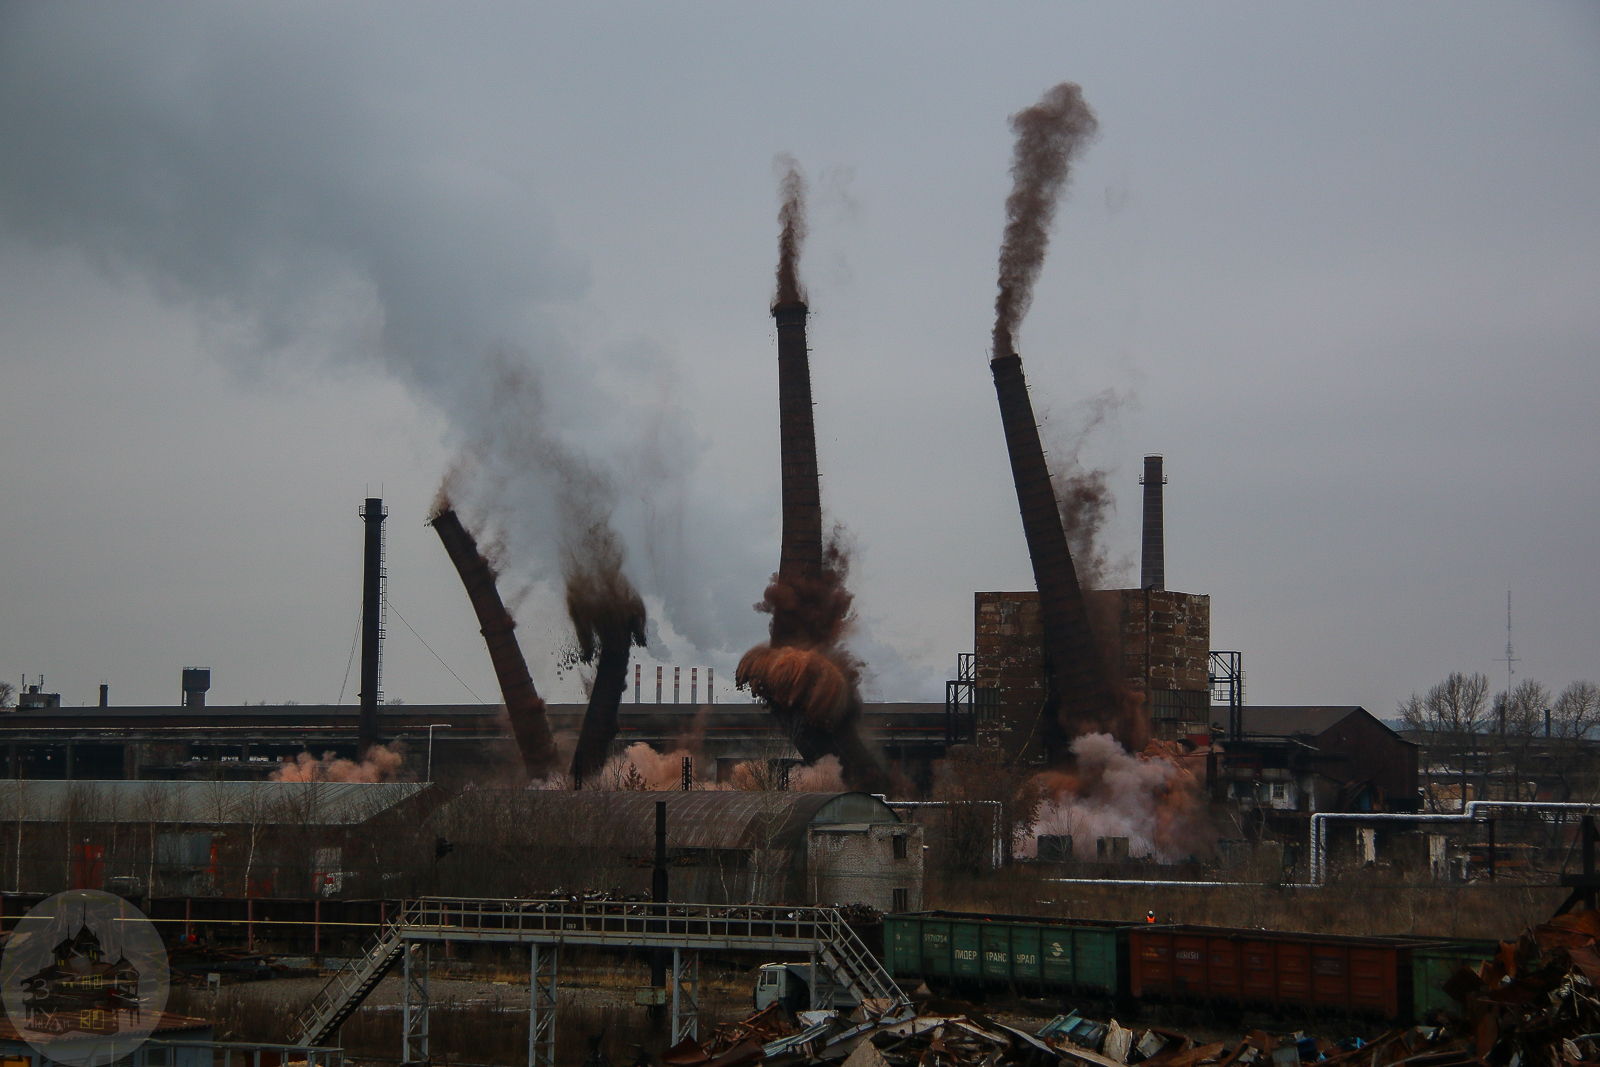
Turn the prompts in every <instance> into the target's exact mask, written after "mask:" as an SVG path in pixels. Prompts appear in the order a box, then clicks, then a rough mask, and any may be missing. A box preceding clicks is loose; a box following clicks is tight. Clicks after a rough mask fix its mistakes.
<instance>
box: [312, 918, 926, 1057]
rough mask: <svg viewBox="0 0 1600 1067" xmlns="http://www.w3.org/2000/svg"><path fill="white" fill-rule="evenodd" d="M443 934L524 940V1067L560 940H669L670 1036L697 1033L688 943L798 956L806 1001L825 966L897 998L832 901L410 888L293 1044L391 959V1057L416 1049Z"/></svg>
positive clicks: (534, 1052) (862, 987) (549, 1047)
mask: <svg viewBox="0 0 1600 1067" xmlns="http://www.w3.org/2000/svg"><path fill="white" fill-rule="evenodd" d="M448 941H454V942H490V943H498V944H515V945H527V946H528V973H529V978H530V985H529V990H528V1067H554V1064H555V1017H556V980H557V968H556V955H557V953H558V952H559V951H560V949H561V948H562V947H563V946H565V945H590V946H598V947H601V948H612V949H626V950H634V951H636V950H638V949H641V948H645V949H661V950H666V951H670V952H671V953H672V966H671V969H670V971H669V973H668V988H669V989H670V990H671V1006H672V1029H671V1035H672V1043H673V1044H677V1043H678V1042H679V1041H680V1040H682V1039H683V1038H684V1037H686V1036H687V1037H698V1036H699V993H700V953H701V952H703V951H707V950H717V951H723V952H753V953H762V954H767V955H772V956H800V955H803V956H806V957H807V958H808V959H809V960H810V962H811V965H812V966H811V972H810V973H811V976H812V987H811V1002H812V1003H813V1004H832V1003H833V995H834V978H835V976H837V978H838V980H839V981H840V982H841V983H842V984H843V985H844V986H845V987H846V988H847V989H848V990H849V991H850V993H851V994H852V995H854V996H855V997H856V999H858V1000H860V1001H861V1002H863V1003H867V1002H869V1001H876V1002H878V1003H880V1004H882V1005H883V1008H884V1010H885V1011H886V1012H887V1011H890V1010H896V1009H901V1008H904V1007H906V1006H907V1004H908V1002H907V1000H906V997H905V995H904V994H903V993H901V992H900V989H899V987H898V986H897V985H895V982H894V979H893V978H891V977H890V976H889V974H888V972H887V971H885V970H884V969H883V965H882V964H881V963H879V962H878V960H877V959H876V958H875V957H874V956H873V955H872V954H871V953H870V952H868V951H867V949H866V946H865V945H863V944H862V943H861V940H860V938H858V937H856V935H855V931H853V930H852V929H850V926H849V924H847V923H846V922H845V921H844V919H843V918H842V917H841V916H840V915H839V913H838V912H837V911H836V910H835V909H833V908H808V907H799V908H793V907H782V906H770V905H715V904H671V903H669V904H651V903H633V902H621V901H603V902H594V903H586V902H574V901H569V900H491V899H473V898H463V897H420V898H418V899H415V900H408V901H405V902H404V903H403V904H402V905H401V907H400V910H399V913H398V915H397V916H396V917H395V918H394V919H393V920H392V921H391V922H390V923H389V924H388V925H387V926H386V927H385V928H384V929H383V930H382V931H380V932H379V934H378V936H377V938H376V939H375V940H374V941H373V943H372V945H371V946H370V947H369V948H368V949H367V951H366V952H365V953H364V954H363V955H361V956H359V957H357V958H355V959H352V960H351V961H350V962H349V964H348V965H347V966H346V967H345V968H344V969H343V970H341V971H339V972H338V973H337V974H335V975H334V976H333V978H332V979H330V980H329V982H328V984H327V985H326V986H324V987H323V989H322V991H321V992H319V993H318V994H317V995H316V996H315V997H314V998H312V1000H311V1003H310V1004H308V1005H307V1006H306V1008H305V1010H304V1011H303V1012H302V1013H301V1015H300V1017H299V1019H298V1021H297V1030H296V1034H295V1043H296V1044H297V1045H300V1046H302V1047H309V1046H320V1045H326V1044H327V1043H328V1042H329V1040H331V1039H332V1038H333V1036H334V1035H335V1034H336V1033H337V1032H338V1030H339V1028H340V1027H341V1026H343V1025H344V1023H345V1021H346V1020H348V1019H349V1018H350V1016H351V1015H352V1014H354V1013H355V1011H356V1009H357V1008H359V1007H360V1006H361V1004H362V1002H363V1001H364V1000H366V998H367V995H368V994H370V993H371V992H372V991H373V989H375V988H377V985H378V983H379V982H381V981H382V980H383V979H384V977H385V976H386V975H388V974H389V973H390V972H391V971H393V970H394V968H395V967H396V966H399V967H401V969H402V972H403V974H404V992H403V999H402V1016H403V1022H402V1025H401V1034H402V1036H401V1050H400V1051H401V1061H402V1062H403V1063H412V1062H416V1061H418V1060H425V1059H427V1058H428V1052H429V1050H428V1005H429V1001H428V965H429V962H430V960H431V955H432V946H433V945H435V944H439V943H443V942H448Z"/></svg>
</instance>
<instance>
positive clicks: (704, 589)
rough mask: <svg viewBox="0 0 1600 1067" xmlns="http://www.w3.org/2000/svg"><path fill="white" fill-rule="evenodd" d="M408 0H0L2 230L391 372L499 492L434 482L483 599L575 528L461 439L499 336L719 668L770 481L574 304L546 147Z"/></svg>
mask: <svg viewBox="0 0 1600 1067" xmlns="http://www.w3.org/2000/svg"><path fill="white" fill-rule="evenodd" d="M430 21H431V20H430V19H429V18H426V17H424V18H421V19H419V20H408V19H401V20H392V19H391V20H389V21H388V22H387V23H377V22H374V21H373V20H372V19H371V18H370V17H369V16H368V15H367V14H364V13H363V12H362V11H361V10H360V9H359V8H355V7H350V6H340V5H313V6H301V7H296V8H295V16H294V18H292V19H287V20H286V19H285V18H284V15H283V11H282V9H280V8H276V7H272V6H261V5H238V4H211V5H192V4H161V3H155V4H141V5H125V6H124V5H115V6H105V7H95V8H91V7H87V6H85V7H76V6H73V5H65V4H63V5H23V4H0V101H6V102H9V106H0V145H4V149H3V150H0V241H3V242H6V243H11V244H22V245H29V246H34V247H41V248H63V249H67V250H69V251H71V252H73V253H77V254H79V255H81V256H82V257H83V258H84V259H85V260H86V261H87V262H89V263H91V264H92V265H93V266H94V267H95V268H97V269H98V270H100V271H101V272H102V273H103V274H104V275H105V276H106V277H108V278H110V279H113V280H114V281H117V282H121V283H126V284H128V285H129V287H130V288H131V289H133V290H134V291H135V292H136V293H138V294H140V295H141V296H142V295H143V294H144V293H146V292H149V293H154V294H155V295H156V296H157V297H158V298H159V299H161V300H163V301H165V302H167V303H169V304H171V305H173V306H175V307H177V308H179V309H181V310H182V311H183V312H185V313H186V314H188V315H190V316H192V319H193V321H194V322H196V323H197V324H198V326H199V328H200V330H201V331H202V333H201V337H202V341H203V343H204V345H205V347H206V348H207V349H208V350H209V351H210V352H212V353H213V354H214V355H216V356H217V357H218V358H219V360H220V361H221V363H222V365H224V366H225V367H227V368H228V369H229V370H230V371H231V372H233V373H234V374H236V375H237V376H238V377H239V378H241V379H244V380H246V381H250V380H254V379H260V378H265V377H270V376H274V375H277V374H279V373H280V372H287V373H286V374H284V377H285V378H286V379H287V380H288V381H289V382H290V383H292V384H291V388H303V387H305V386H304V385H303V383H305V382H307V381H311V382H315V381H317V378H316V375H318V374H322V373H331V374H335V375H346V374H349V373H350V372H351V370H352V369H355V370H356V371H357V372H367V371H377V372H379V373H381V374H383V375H386V376H388V377H389V378H391V379H392V380H394V381H396V382H398V383H400V384H401V385H403V386H404V387H405V388H406V389H407V390H408V391H409V393H410V394H411V395H412V396H413V397H414V398H415V399H416V400H417V401H418V403H420V404H421V405H423V406H424V407H425V408H429V409H431V410H432V411H435V412H437V413H439V414H440V415H441V416H442V417H443V420H444V422H445V443H446V445H447V446H448V447H451V448H460V449H463V450H465V451H468V452H473V451H476V453H477V454H476V455H475V456H474V458H473V461H472V462H471V463H469V466H473V465H481V466H482V467H484V468H486V469H487V472H488V474H489V475H490V476H491V477H492V480H493V483H494V484H495V485H496V486H497V488H498V490H499V491H500V499H499V501H498V502H497V504H496V506H495V507H494V508H493V509H491V508H489V507H487V506H486V500H485V499H484V494H483V493H482V492H480V491H478V489H477V488H476V487H475V486H474V485H471V484H467V483H470V482H471V481H472V478H470V477H469V478H467V479H465V480H464V483H463V485H462V486H461V487H460V489H459V490H458V491H457V493H456V496H457V498H458V499H459V500H460V502H461V504H462V507H463V511H464V513H466V515H464V517H468V516H470V517H473V518H475V519H478V520H487V521H488V522H489V525H490V527H491V529H490V531H489V532H490V533H491V534H492V537H493V538H494V539H498V540H499V541H500V542H501V543H502V545H503V551H502V552H501V553H499V555H498V557H497V558H496V562H497V564H498V565H499V566H500V567H501V568H502V587H503V588H504V589H505V591H506V601H507V605H508V607H509V606H511V605H512V604H513V603H514V601H515V600H516V596H515V590H516V589H517V588H520V589H521V590H522V591H523V593H524V594H526V593H527V592H528V591H529V590H533V591H535V593H536V594H537V595H536V596H535V598H534V602H535V603H539V604H540V605H541V606H548V607H554V606H555V603H554V596H552V595H549V594H552V593H554V592H557V591H559V590H560V589H561V588H562V585H563V584H564V575H563V573H562V569H563V563H562V556H561V545H562V544H563V543H564V541H563V539H564V538H565V537H567V536H568V530H569V528H571V527H577V528H579V529H582V528H586V525H587V524H585V523H584V522H583V521H582V520H581V516H578V517H576V518H572V519H570V521H569V519H568V518H567V517H566V516H568V515H569V512H568V509H566V508H565V506H564V505H563V503H562V501H561V500H560V499H558V497H557V494H558V492H559V491H560V483H561V479H560V478H559V477H558V476H556V475H555V474H553V473H552V472H550V471H546V470H542V469H540V468H536V467H533V466H531V465H528V464H525V463H522V462H521V460H520V459H518V460H517V461H515V462H511V461H509V460H508V461H506V462H501V461H499V460H498V459H497V458H496V457H494V456H493V455H490V454H488V453H487V451H486V449H485V447H484V445H485V441H486V440H487V441H488V442H490V443H492V442H494V441H495V440H496V439H498V438H500V437H511V438H516V437H517V436H518V433H519V431H518V429H517V427H516V426H515V425H511V426H505V427H499V426H490V425H488V424H489V423H491V422H492V421H493V420H497V419H505V420H509V421H510V422H511V423H513V424H514V423H516V422H517V421H519V420H521V419H522V418H523V414H522V412H521V411H520V410H519V409H518V407H517V406H516V405H514V404H507V403H502V402H500V398H499V397H498V395H497V392H498V390H499V388H500V386H499V376H498V373H497V370H496V367H495V357H494V354H495V353H496V352H497V351H498V352H501V353H509V354H508V355H505V356H503V357H502V358H503V359H505V360H507V361H511V362H516V363H519V364H521V365H523V367H524V369H526V370H527V371H528V372H529V373H530V374H534V375H536V376H537V378H538V380H539V382H540V383H541V386H542V389H543V392H544V394H545V395H546V396H547V397H549V398H550V403H549V404H548V405H547V409H546V411H545V413H544V415H543V421H542V425H541V431H542V433H543V435H544V436H545V437H546V438H548V439H549V440H551V441H553V442H557V443H560V444H562V445H563V446H564V447H565V449H566V451H567V452H569V453H570V454H572V455H573V456H577V457H588V460H587V461H588V462H590V463H592V464H594V463H598V464H603V465H604V467H605V469H606V471H607V472H608V476H607V480H608V482H609V483H610V485H611V492H610V497H609V501H608V503H607V508H608V509H609V522H610V525H611V527H612V529H613V530H614V531H615V532H616V534H617V536H618V538H619V540H620V542H621V543H622V544H624V545H625V546H626V547H627V561H626V570H627V573H628V574H629V577H630V578H631V579H632V581H633V582H634V583H635V584H636V586H637V588H638V590H639V592H640V593H641V594H642V595H643V596H644V597H645V599H646V601H647V602H648V603H649V604H650V605H651V606H652V609H653V613H654V614H655V615H658V616H659V617H660V619H659V623H660V625H661V627H662V631H663V632H669V633H671V634H672V635H674V637H673V639H674V641H676V642H682V643H683V644H687V645H690V646H692V648H693V649H695V650H697V651H698V652H699V655H696V656H694V658H696V659H699V660H700V662H703V663H715V664H716V666H717V667H718V673H719V674H721V673H722V671H723V670H724V669H731V668H732V666H733V665H734V662H735V661H736V659H737V656H738V655H739V653H741V652H742V651H743V650H744V649H745V648H747V647H748V646H749V644H750V642H751V640H753V639H754V638H755V636H756V635H757V632H758V627H757V626H756V625H754V624H753V620H752V619H751V618H750V610H749V609H750V599H751V597H750V593H751V591H752V590H754V589H757V588H759V587H760V584H761V583H762V581H763V580H764V579H765V578H766V576H767V574H768V573H769V571H770V569H771V560H770V559H769V558H766V556H767V552H766V547H765V544H764V541H765V540H766V539H767V538H768V537H769V536H770V534H771V532H772V529H773V525H774V524H773V519H774V516H773V514H772V508H771V505H772V500H771V498H770V497H768V496H764V495H762V494H755V493H750V492H748V491H747V490H746V489H745V487H743V486H729V485H726V484H718V483H717V481H716V480H715V479H713V478H709V477H707V476H706V474H705V473H704V466H705V457H706V454H707V451H708V449H709V447H710V444H709V442H708V441H707V440H706V439H705V438H704V437H702V436H701V435H700V434H699V433H698V432H697V430H696V428H695V425H694V416H693V413H692V410H691V408H690V406H689V399H688V398H687V397H685V396H684V395H683V394H682V392H681V388H682V387H681V384H680V383H679V378H678V375H677V371H676V368H675V367H674V365H673V360H672V358H671V356H670V354H669V353H667V352H665V351H663V350H662V349H661V348H659V347H658V346H657V345H656V344H655V343H654V342H653V341H651V339H649V338H647V337H639V336H623V337H615V336H611V335H608V334H607V333H606V332H605V331H604V329H603V327H601V326H599V325H597V323H598V322H599V321H600V317H599V316H597V315H596V314H595V311H596V309H595V308H593V307H592V306H590V304H589V302H588V292H589V288H590V280H589V273H588V268H587V266H586V264H585V262H584V260H583V258H582V257H581V256H580V255H578V254H576V253H575V252H574V251H573V250H572V249H571V248H570V247H569V246H568V245H567V244H566V243H565V239H564V236H563V234H562V233H560V232H559V227H558V226H557V225H556V223H555V221H554V220H553V217H552V213H551V212H550V211H549V210H547V209H546V207H545V206H544V202H545V201H544V197H543V196H542V192H543V191H542V190H541V188H540V186H539V175H540V174H541V173H542V168H543V167H544V165H545V164H544V161H542V160H541V159H539V157H538V154H537V151H536V150H532V151H530V150H528V149H526V147H523V146H519V145H518V143H517V142H518V140H519V139H518V138H516V137H511V138H508V137H506V136H505V135H504V133H503V130H502V129H501V128H500V126H499V124H498V123H490V124H489V125H490V127H492V128H494V129H496V130H499V131H500V132H497V133H491V134H487V135H485V134H484V132H483V130H482V128H480V126H479V123H478V120H481V119H482V118H483V116H482V115H480V114H476V113H473V114H467V113H464V112H463V108H464V107H466V106H470V105H471V103H472V101H471V98H470V96H463V95H462V94H461V93H460V92H457V91H455V89H456V86H455V85H454V84H453V81H452V79H455V78H457V77H458V76H459V75H460V74H461V71H460V70H459V69H455V68H452V67H451V65H450V64H448V63H446V64H443V65H441V64H439V63H437V62H435V60H436V59H437V56H436V55H435V54H434V53H433V51H432V49H433V46H434V45H435V44H436V42H435V41H434V40H433V38H432V36H431V30H430V27H429V22H430ZM497 91H498V92H501V93H502V94H503V91H504V90H503V87H502V88H500V89H497ZM308 370H309V371H310V372H312V373H311V374H310V375H306V374H305V373H304V372H305V371H308ZM366 473H369V472H363V473H361V474H360V476H359V477H360V478H364V477H365V476H366ZM348 474H349V476H351V477H357V475H356V472H353V471H351V472H348ZM482 547H484V548H485V549H486V550H488V549H491V548H492V543H491V542H486V543H485V544H484V545H483V546H482ZM536 632H538V631H536V630H534V629H533V627H531V626H530V627H527V628H526V629H525V631H524V633H525V635H526V634H527V633H536ZM526 651H527V653H528V656H529V659H530V661H533V662H534V663H535V664H537V663H538V661H539V660H540V659H541V658H542V654H543V652H544V650H543V649H541V648H536V647H533V645H532V644H531V643H530V644H529V646H528V648H527V650H526ZM662 651H663V652H664V651H665V650H662ZM886 651H887V650H886ZM673 653H674V654H675V655H680V656H689V655H694V654H693V653H692V652H690V651H689V650H688V649H684V648H683V647H682V645H681V644H680V645H676V646H675V648H674V649H673ZM535 669H536V670H537V666H536V667H535ZM920 680H921V681H922V682H923V684H924V685H929V684H936V683H933V682H932V679H931V678H927V677H923V678H922V679H920Z"/></svg>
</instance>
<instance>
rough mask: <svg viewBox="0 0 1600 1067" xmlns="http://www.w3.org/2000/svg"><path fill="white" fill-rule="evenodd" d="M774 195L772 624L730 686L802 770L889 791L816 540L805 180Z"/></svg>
mask: <svg viewBox="0 0 1600 1067" xmlns="http://www.w3.org/2000/svg"><path fill="white" fill-rule="evenodd" d="M779 162H780V163H782V164H786V173H785V175H784V178H783V181H782V184H781V187H780V189H779V194H780V198H781V207H780V208H779V211H778V222H779V225H780V227H781V229H780V234H779V237H778V271H777V283H778V284H777V293H776V296H775V298H774V300H773V304H772V317H773V319H774V320H775V321H776V323H777V327H778V435H779V462H780V464H781V466H782V484H783V546H782V549H781V551H780V554H779V557H778V573H777V574H775V575H773V579H772V582H771V583H770V584H769V585H768V586H767V589H766V593H765V595H764V597H763V599H762V603H761V604H759V605H757V606H758V608H759V609H760V610H762V611H765V612H767V613H768V614H770V615H771V616H772V624H771V626H770V628H769V633H770V638H771V639H770V640H769V641H768V642H767V643H765V644H762V645H757V646H756V647H755V648H752V649H751V650H750V651H749V652H746V653H745V654H744V656H743V658H742V659H740V661H739V668H738V671H737V672H736V673H735V675H734V680H735V682H736V683H737V684H738V685H739V686H741V687H744V688H747V689H749V690H750V692H751V693H753V694H754V695H755V696H756V697H757V698H758V699H760V700H761V701H763V702H764V703H766V705H767V706H768V707H769V708H770V709H771V710H772V712H773V714H774V715H775V716H776V717H777V719H778V721H779V722H780V723H782V724H783V727H784V729H785V731H786V732H787V733H788V735H789V738H790V740H791V741H793V743H794V746H795V748H796V750H798V751H799V753H800V756H801V758H802V759H804V760H805V761H806V762H807V763H814V762H816V761H817V760H819V759H822V758H823V757H825V756H837V757H838V759H839V764H840V769H841V771H842V772H843V777H844V780H845V782H846V783H847V784H848V785H849V786H850V787H851V788H853V789H867V790H871V791H881V790H884V789H887V788H888V787H889V784H890V783H889V777H888V774H887V772H886V771H885V770H884V768H883V766H882V764H881V763H880V762H879V761H878V759H877V758H876V757H875V756H874V755H873V754H872V752H871V750H870V749H869V748H868V747H867V745H866V743H865V742H864V741H863V740H862V738H861V733H860V728H859V726H860V720H861V695H860V672H861V664H860V663H859V662H858V661H857V660H856V659H855V658H854V657H853V656H852V655H851V654H850V653H849V651H848V650H847V649H845V648H844V647H843V644H842V640H841V639H842V638H843V636H844V634H845V631H846V630H847V629H848V627H849V626H850V623H851V618H852V616H851V604H852V599H853V598H852V597H851V595H850V592H849V590H848V589H846V588H845V578H846V576H847V573H848V571H849V560H848V558H847V557H846V555H845V553H844V552H843V550H842V549H841V548H840V547H839V546H838V545H837V544H834V543H832V542H829V543H827V544H825V543H824V539H823V536H822V492H821V488H820V486H819V484H818V473H817V435H816V427H815V425H814V423H813V421H812V414H811V411H812V409H811V360H810V355H809V353H808V352H807V350H806V314H807V308H806V303H805V293H804V291H803V289H802V288H801V285H800V275H799V266H800V246H801V244H802V242H803V241H804V240H805V232H806V228H805V179H804V177H803V176H802V175H801V173H800V168H799V165H798V164H797V163H795V161H794V160H792V159H787V158H785V157H780V159H779Z"/></svg>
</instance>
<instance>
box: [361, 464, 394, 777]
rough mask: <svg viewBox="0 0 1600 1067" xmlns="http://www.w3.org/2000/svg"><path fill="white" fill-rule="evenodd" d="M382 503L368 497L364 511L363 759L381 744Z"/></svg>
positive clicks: (383, 513) (362, 513)
mask: <svg viewBox="0 0 1600 1067" xmlns="http://www.w3.org/2000/svg"><path fill="white" fill-rule="evenodd" d="M387 517H388V513H387V512H385V511H384V510H383V500H382V499H380V498H379V497H375V496H369V497H367V502H366V503H365V504H364V505H362V508H361V521H362V522H363V523H365V524H366V553H365V558H364V561H363V564H362V573H361V723H360V727H359V729H358V731H357V741H356V750H357V751H358V752H360V753H361V755H362V756H363V757H365V756H366V754H367V750H368V749H369V748H371V747H372V746H373V745H375V744H377V743H378V687H379V685H380V684H381V667H380V663H379V657H380V656H381V655H382V652H383V648H382V642H383V520H384V519H385V518H387Z"/></svg>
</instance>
